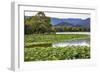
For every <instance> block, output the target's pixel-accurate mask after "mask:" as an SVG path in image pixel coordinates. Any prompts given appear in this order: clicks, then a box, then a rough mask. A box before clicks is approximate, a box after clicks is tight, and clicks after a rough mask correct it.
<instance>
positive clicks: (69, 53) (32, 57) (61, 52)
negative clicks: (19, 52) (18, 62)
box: [24, 46, 90, 61]
mask: <svg viewBox="0 0 100 73" xmlns="http://www.w3.org/2000/svg"><path fill="white" fill-rule="evenodd" d="M89 58H90V47H87V46H67V47H58V48H56V47H32V48H25V49H24V61H45V60H65V59H67V60H70V59H89Z"/></svg>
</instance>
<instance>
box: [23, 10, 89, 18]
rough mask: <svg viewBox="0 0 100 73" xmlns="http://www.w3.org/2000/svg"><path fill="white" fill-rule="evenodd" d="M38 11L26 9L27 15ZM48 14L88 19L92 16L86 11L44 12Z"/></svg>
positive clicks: (57, 16) (32, 14)
mask: <svg viewBox="0 0 100 73" xmlns="http://www.w3.org/2000/svg"><path fill="white" fill-rule="evenodd" d="M37 13H38V12H32V11H25V13H24V14H25V16H34V15H36V14H37ZM44 13H45V15H46V16H48V17H56V18H81V19H87V18H90V14H84V13H80V14H79V13H67V12H66V13H65V12H64V13H61V12H58V13H57V12H44Z"/></svg>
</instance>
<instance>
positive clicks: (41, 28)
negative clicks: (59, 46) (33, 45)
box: [24, 12, 52, 34]
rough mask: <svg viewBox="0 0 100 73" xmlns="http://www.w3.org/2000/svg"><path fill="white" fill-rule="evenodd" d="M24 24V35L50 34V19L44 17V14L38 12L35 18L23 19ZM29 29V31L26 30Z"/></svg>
mask: <svg viewBox="0 0 100 73" xmlns="http://www.w3.org/2000/svg"><path fill="white" fill-rule="evenodd" d="M24 24H25V34H32V33H37V34H40V33H50V32H52V28H51V27H52V25H51V24H50V18H49V17H46V16H45V14H44V12H38V13H37V14H36V15H35V16H32V17H31V18H29V19H25V22H24ZM26 25H27V26H26ZM29 27H30V29H27V28H29ZM31 28H32V29H31ZM30 31H31V33H30Z"/></svg>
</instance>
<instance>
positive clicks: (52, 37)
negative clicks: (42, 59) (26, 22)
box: [24, 34, 90, 43]
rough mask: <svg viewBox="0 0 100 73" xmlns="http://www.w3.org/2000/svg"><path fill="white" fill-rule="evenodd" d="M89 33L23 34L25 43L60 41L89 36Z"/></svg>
mask: <svg viewBox="0 0 100 73" xmlns="http://www.w3.org/2000/svg"><path fill="white" fill-rule="evenodd" d="M89 37H90V36H89V35H85V34H31V35H25V38H24V41H25V43H33V42H46V43H47V42H48V43H55V42H62V41H66V40H73V39H81V38H89Z"/></svg>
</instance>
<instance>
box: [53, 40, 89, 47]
mask: <svg viewBox="0 0 100 73" xmlns="http://www.w3.org/2000/svg"><path fill="white" fill-rule="evenodd" d="M72 45H73V46H90V39H77V40H70V41H64V42H57V43H53V44H52V46H53V47H65V46H72Z"/></svg>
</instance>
